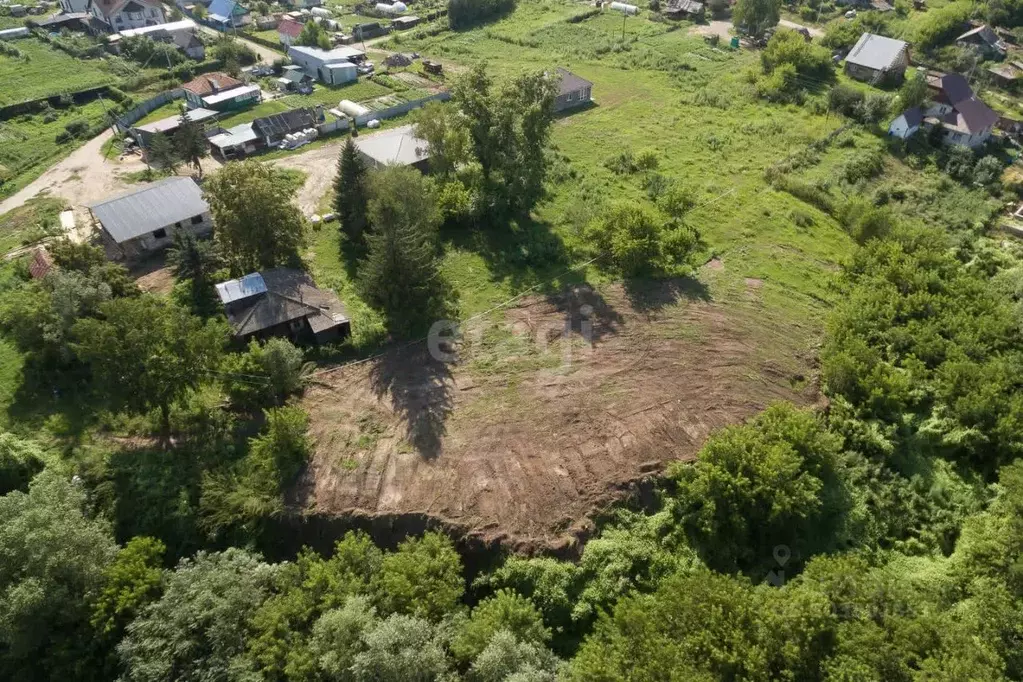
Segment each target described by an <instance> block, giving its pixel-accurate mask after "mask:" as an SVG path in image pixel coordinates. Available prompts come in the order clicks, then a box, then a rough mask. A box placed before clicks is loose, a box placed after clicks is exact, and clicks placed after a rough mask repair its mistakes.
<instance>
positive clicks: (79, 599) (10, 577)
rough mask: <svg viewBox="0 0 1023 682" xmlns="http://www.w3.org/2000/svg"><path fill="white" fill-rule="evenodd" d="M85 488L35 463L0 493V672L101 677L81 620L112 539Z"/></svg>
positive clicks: (17, 676)
mask: <svg viewBox="0 0 1023 682" xmlns="http://www.w3.org/2000/svg"><path fill="white" fill-rule="evenodd" d="M85 507H86V491H85V489H84V488H83V487H82V485H80V484H78V483H72V482H71V481H69V480H68V478H67V477H66V476H65V475H64V474H62V473H58V472H56V471H43V472H42V473H40V474H39V475H38V476H36V477H35V479H34V480H33V481H32V483H31V485H30V486H29V490H28V492H27V493H25V492H21V491H15V492H12V493H9V494H7V495H4V496H2V497H0V547H2V548H3V550H2V551H0V678H2V679H5V680H58V679H59V680H97V682H98V681H99V680H103V679H109V678H108V677H105V676H104V673H103V670H102V664H101V663H100V662H99V660H98V659H97V657H96V655H97V653H98V654H100V657H102V652H97V651H96V650H95V647H96V645H97V644H98V642H96V641H95V639H94V638H93V636H92V631H91V627H90V625H89V616H90V608H89V602H90V599H91V598H92V597H93V596H94V595H96V594H97V593H98V592H99V590H101V589H102V586H103V584H104V581H105V579H104V572H105V570H106V568H107V566H109V565H110V562H111V561H112V560H113V559H114V555H115V552H116V550H117V546H116V545H115V544H114V539H113V537H112V535H111V533H110V528H109V526H108V525H107V524H106V523H105V522H103V521H101V520H100V519H97V518H93V517H88V516H86V515H85V513H84V510H85Z"/></svg>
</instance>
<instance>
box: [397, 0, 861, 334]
mask: <svg viewBox="0 0 1023 682" xmlns="http://www.w3.org/2000/svg"><path fill="white" fill-rule="evenodd" d="M590 9H591V8H589V7H586V6H582V5H579V4H577V3H572V2H559V1H557V0H541V1H527V2H522V3H520V4H519V6H518V9H517V10H516V11H515V13H514V14H513V15H511V16H510V17H508V18H505V19H503V20H501V21H498V22H496V23H493V24H490V25H488V26H484V27H480V28H476V29H474V30H470V31H462V32H450V31H448V32H445V33H441V34H439V35H437V36H435V37H432V38H426V39H418V40H417V39H415V38H414V37H413V36H411V35H409V34H404V35H402V37H401V39H400V49H403V50H408V49H415V50H417V51H419V52H420V53H422V54H423V55H425V56H427V57H439V58H443V59H445V60H450V61H454V62H458V63H462V64H472V63H474V62H476V61H478V60H486V61H487V63H488V65H489V67H490V69H491V71H492V72H494V73H495V75H497V76H498V77H511V76H514V75H515V74H518V73H522V72H524V71H526V70H530V69H551V68H553V67H555V66H563V67H565V68H568V69H570V70H571V71H573V72H574V73H577V74H578V75H580V76H582V77H584V78H587V79H589V80H591V81H593V83H594V86H593V98H594V100H595V105H594V106H592V107H590V108H588V109H585V110H583V111H577V112H575V113H572V114H569V115H566V116H563V117H561V118H560V119H559V120H558V121H557V122H556V123H555V125H554V127H553V134H552V141H553V144H554V146H555V147H556V149H557V151H558V154H559V155H560V156H561V157H562V160H563V168H561V169H560V170H558V171H557V173H556V175H558V176H559V179H560V181H559V182H556V183H553V184H552V186H551V193H550V197H549V199H548V200H547V201H546V202H544V203H543V204H541V205H540V206H539V207H538V209H537V210H536V212H535V222H536V224H535V225H534V226H532V227H531V228H530V230H529V231H526V232H523V234H522V235H521V239H522V240H524V241H525V242H527V243H528V242H529V241H530V240H532V239H535V238H536V235H535V233H537V232H539V233H541V235H543V233H549V234H553V235H554V236H555V238H556V239H557V240H560V241H561V242H562V243H563V244H564V247H565V249H566V250H567V252H568V254H569V258H568V261H569V262H579V261H581V260H583V259H584V255H585V248H584V247H585V244H584V241H583V239H582V238H581V233H582V230H583V228H584V227H585V226H586V225H587V224H588V223H589V221H590V220H591V219H593V218H594V217H595V216H596V215H597V214H598V213H599V211H600V210H601V208H602V207H603V205H604V204H605V202H607V201H610V200H613V199H621V198H635V199H639V200H645V196H646V193H645V191H644V188H643V183H644V176H643V175H642V174H636V175H634V176H620V175H616V174H614V173H613V172H611V171H610V170H608V169H607V168H606V167H605V166H604V164H605V162H606V161H607V160H608V159H609V158H610V157H612V156H613V155H615V154H618V153H620V152H623V151H632V152H633V153H638V152H640V151H643V150H652V151H653V152H654V153H655V154H656V156H657V158H658V166H659V167H658V171H657V172H658V173H660V174H661V175H663V176H666V177H668V178H672V179H676V180H679V181H681V182H683V183H684V184H685V185H687V186H688V187H689V188H691V190H692V191H693V192H694V194H695V197H696V203H697V207H696V208H695V209H694V210H693V211H692V212H691V214H690V216H689V218H688V220H689V222H690V223H691V224H693V225H694V226H695V227H697V228H698V229H699V230H700V232H701V234H702V235H703V237H704V239H705V241H706V242H707V244H708V247H709V249H708V254H707V255H708V256H711V255H714V256H717V257H719V258H720V259H721V260H722V262H723V263H724V272H723V273H719V274H718V275H716V276H715V282H716V284H715V286H717V287H719V289H720V291H719V293H720V294H722V295H724V294H726V293H735V292H738V291H742V290H743V289H744V286H745V280H746V278H754V279H757V280H763V286H762V288H760V289H759V290H758V296H759V297H760V299H761V301H762V303H763V304H764V305H766V306H769V307H771V308H772V309H776V310H777V312H778V313H779V314H784V315H789V316H797V317H799V318H806V317H814V318H816V317H819V315H820V313H822V312H823V310H824V308H826V304H825V303H824V301H826V300H827V299H828V298H829V297H830V296H831V295H832V294H831V292H830V287H829V284H830V281H831V277H832V273H833V271H834V269H835V267H836V265H837V264H838V263H839V262H841V261H842V260H843V259H844V258H845V257H846V256H847V254H848V253H849V252H850V250H851V246H852V243H851V240H850V239H849V238H848V236H847V235H846V234H845V232H844V231H843V230H842V229H841V228H840V227H839V226H838V225H837V223H836V222H835V221H834V220H833V219H832V218H831V217H829V216H827V215H826V214H824V213H822V212H820V211H819V210H817V209H815V208H812V207H808V206H807V205H806V204H804V203H803V202H801V201H800V200H798V199H796V198H795V197H793V196H791V195H789V194H786V193H783V192H778V191H776V190H774V189H773V188H771V187H770V186H769V185H768V184H767V182H766V181H765V179H764V170H765V169H766V168H768V167H769V166H771V165H772V164H774V163H776V162H778V161H779V160H782V159H784V158H786V157H787V156H789V155H791V154H793V153H796V152H798V151H800V150H802V149H804V148H805V147H806V146H807V145H808V144H809V143H811V142H813V141H814V140H817V139H819V138H821V137H824V136H825V135H827V134H828V133H830V132H831V131H832V130H834V129H835V128H837V127H839V126H840V125H842V123H843V122H842V121H840V120H837V119H836V118H835V117H833V116H832V117H830V119H829V118H827V117H826V116H824V115H817V114H814V113H812V112H811V111H810V110H809V108H806V107H796V106H779V105H774V104H768V103H766V102H764V101H762V100H759V99H757V98H756V97H755V96H754V94H753V93H752V91H751V89H750V87H749V86H748V85H747V83H746V81H745V80H744V79H743V74H744V72H745V71H746V70H748V69H750V68H753V67H754V66H755V65H756V64H757V61H758V55H757V54H755V53H752V52H747V51H736V52H733V51H729V50H727V49H715V48H711V47H709V46H707V45H706V43H705V42H704V41H703V40H702V38H700V37H698V36H691V35H689V34H688V33H687V28H688V26H689V24H686V23H683V24H681V26H679V25H674V24H669V23H657V22H653V21H650V20H649V19H647V18H646V17H645V16H644V15H643V14H641V15H640V16H638V17H629V18H628V19H626V20H625V21H624V23H625V33H626V42H625V44H624V45H623V44H622V43H621V35H622V24H623V19H622V15H620V14H610V13H608V14H603V15H599V16H595V17H591V18H588V19H585V20H583V21H580V22H578V23H571V22H569V21H568V19H570V18H572V17H577V16H578V15H580V14H581V13H583V12H585V11H588V10H590ZM644 14H647V15H648V14H649V13H644ZM384 47H385V48H386V47H387V46H386V45H385V46H384ZM796 212H799V213H804V212H808V213H809V214H810V215H811V217H812V222H811V223H810V224H807V225H806V226H805V227H799V226H797V225H796V224H795V222H794V221H793V219H792V216H793V214H794V213H796ZM803 222H804V223H805V221H803ZM531 233H532V234H531ZM450 247H451V248H449V251H448V256H447V257H446V259H445V271H446V273H447V274H448V276H449V278H451V279H453V280H458V281H460V282H464V283H465V284H466V285H468V286H466V287H459V288H460V289H462V290H463V291H467V292H471V293H469V295H468V296H467V297H466V305H465V309H466V311H469V310H474V309H477V308H479V307H480V306H485V305H486V304H487V303H491V302H494V301H497V300H501V299H503V298H504V297H506V296H507V295H508V294H512V293H515V292H516V291H517V290H521V288H523V287H525V286H529V285H531V284H534V283H536V282H538V281H540V280H542V279H545V278H547V277H549V276H551V273H550V272H531V271H530V269H529V267H528V264H525V265H523V264H508V263H504V262H501V261H500V260H496V259H494V258H492V257H491V258H487V257H483V258H480V257H478V256H477V255H476V254H475V253H472V251H473V249H472V248H471V247H467V246H463V245H461V244H456V243H455V242H452V243H451V244H450ZM588 275H589V276H590V277H594V276H595V273H594V272H592V271H591V272H589V273H588ZM487 282H489V284H486V283H487ZM484 284H486V286H483V285H484Z"/></svg>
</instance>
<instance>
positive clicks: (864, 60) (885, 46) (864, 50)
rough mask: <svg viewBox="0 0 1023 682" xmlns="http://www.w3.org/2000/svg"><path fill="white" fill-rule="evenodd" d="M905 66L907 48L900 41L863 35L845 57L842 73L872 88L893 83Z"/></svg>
mask: <svg viewBox="0 0 1023 682" xmlns="http://www.w3.org/2000/svg"><path fill="white" fill-rule="evenodd" d="M908 66H909V44H908V43H907V42H906V41H904V40H896V39H895V38H885V37H884V36H879V35H874V34H873V33H864V34H863V35H861V36H860V39H859V40H857V41H856V44H855V45H853V48H852V49H851V50H850V51H849V54H848V55H846V57H845V72H846V73H847V74H849V76H850V77H852V78H855V79H856V80H860V81H866V82H868V83H870V84H872V85H877V84H879V83H882V82H884V83H897V82H899V81H901V80H902V79H903V77H904V76H905V75H906V67H908Z"/></svg>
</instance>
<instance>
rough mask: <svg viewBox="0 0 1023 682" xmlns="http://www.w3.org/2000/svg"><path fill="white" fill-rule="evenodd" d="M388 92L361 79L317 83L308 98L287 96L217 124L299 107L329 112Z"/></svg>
mask: <svg viewBox="0 0 1023 682" xmlns="http://www.w3.org/2000/svg"><path fill="white" fill-rule="evenodd" d="M390 93H391V90H390V89H388V88H386V87H384V86H383V85H378V84H377V83H374V82H373V81H370V80H368V79H365V78H360V79H359V81H358V82H356V83H352V84H350V85H342V86H337V87H328V86H326V85H319V84H318V85H316V87H315V89H314V90H313V93H312V94H311V95H287V96H285V97H281V98H280V99H276V100H273V101H266V102H262V103H261V104H258V105H256V106H254V107H252V108H251V109H246V110H244V111H239V112H237V113H234V114H231V115H230V116H225V117H224V118H222V119H220V125H221V126H222V127H224V128H230V127H232V126H236V125H239V124H241V123H248V122H249V121H253V120H255V119H257V118H260V117H261V116H269V115H271V114H279V113H281V112H284V111H288V110H289V109H296V108H298V107H314V106H316V105H317V104H322V105H323V106H324V108H326V109H330V108H333V107H336V106H337V105H338V102H340V101H341V100H343V99H350V100H352V101H354V102H362V101H364V100H368V99H373V98H374V97H381V96H383V95H387V94H390Z"/></svg>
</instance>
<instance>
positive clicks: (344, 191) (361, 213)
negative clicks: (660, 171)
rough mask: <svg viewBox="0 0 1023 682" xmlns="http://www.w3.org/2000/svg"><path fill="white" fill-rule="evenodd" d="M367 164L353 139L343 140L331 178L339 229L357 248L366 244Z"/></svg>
mask: <svg viewBox="0 0 1023 682" xmlns="http://www.w3.org/2000/svg"><path fill="white" fill-rule="evenodd" d="M368 180H369V178H368V169H367V168H366V162H365V161H363V159H362V156H361V155H360V154H359V150H358V148H356V146H355V143H354V142H353V141H352V138H350V137H349V138H348V139H347V140H346V141H345V144H344V146H343V147H342V148H341V155H340V156H339V157H338V161H337V176H336V177H335V178H334V210H335V211H336V212H337V217H338V222H339V223H340V225H341V230H342V232H344V234H345V235H346V236H347V237H348V240H349V241H350V242H351V243H352V244H354V245H356V246H363V245H364V244H365V234H364V233H365V232H366V227H367V216H366V212H367V211H368V206H367V205H368V202H369V196H368V195H369V185H368Z"/></svg>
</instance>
